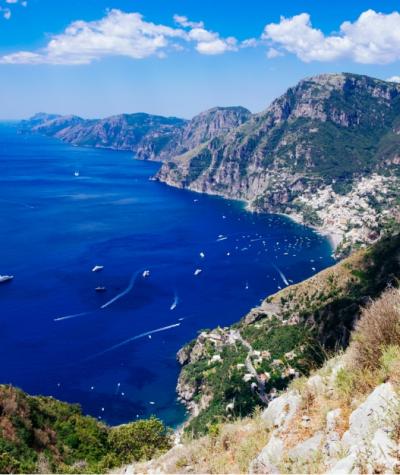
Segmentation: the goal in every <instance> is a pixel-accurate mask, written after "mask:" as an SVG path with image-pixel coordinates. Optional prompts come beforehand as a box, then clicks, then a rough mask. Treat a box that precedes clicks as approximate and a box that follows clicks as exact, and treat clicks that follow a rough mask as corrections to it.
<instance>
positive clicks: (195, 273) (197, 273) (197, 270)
mask: <svg viewBox="0 0 400 475" xmlns="http://www.w3.org/2000/svg"><path fill="white" fill-rule="evenodd" d="M201 272H203V271H202V270H201V269H196V270H195V271H194V275H199V274H200V273H201Z"/></svg>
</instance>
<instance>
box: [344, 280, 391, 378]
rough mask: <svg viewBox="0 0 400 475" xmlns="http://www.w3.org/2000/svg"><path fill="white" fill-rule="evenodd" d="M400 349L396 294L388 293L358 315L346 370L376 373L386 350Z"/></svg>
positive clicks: (388, 291)
mask: <svg viewBox="0 0 400 475" xmlns="http://www.w3.org/2000/svg"><path fill="white" fill-rule="evenodd" d="M390 345H400V291H399V290H398V289H389V290H387V291H386V292H384V293H383V294H382V295H381V297H380V298H379V299H377V300H375V301H374V302H372V303H371V304H370V305H368V306H367V307H366V308H365V309H364V310H363V312H362V314H361V318H360V320H359V321H358V323H357V325H356V328H355V331H354V333H353V337H352V340H351V343H350V347H349V351H348V364H349V367H350V368H351V369H353V370H355V371H357V370H361V371H365V370H372V371H374V370H376V369H378V368H379V366H380V364H381V357H382V354H383V351H384V349H385V348H386V347H388V346H390Z"/></svg>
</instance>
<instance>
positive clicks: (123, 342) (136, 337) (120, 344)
mask: <svg viewBox="0 0 400 475" xmlns="http://www.w3.org/2000/svg"><path fill="white" fill-rule="evenodd" d="M179 326H181V324H180V323H174V324H173V325H168V326H166V327H161V328H157V329H156V330H151V331H149V332H144V333H139V335H135V336H133V337H132V338H128V339H127V340H124V341H121V343H117V344H116V345H113V346H110V348H107V349H106V350H104V351H101V352H100V353H96V354H94V355H92V356H89V358H87V359H92V358H96V357H97V356H101V355H104V354H105V353H109V352H110V351H113V350H116V349H117V348H120V347H121V346H124V345H127V344H128V343H130V342H131V341H134V340H138V339H139V338H144V337H145V336H148V335H152V334H153V333H159V332H163V331H166V330H170V329H171V328H176V327H179Z"/></svg>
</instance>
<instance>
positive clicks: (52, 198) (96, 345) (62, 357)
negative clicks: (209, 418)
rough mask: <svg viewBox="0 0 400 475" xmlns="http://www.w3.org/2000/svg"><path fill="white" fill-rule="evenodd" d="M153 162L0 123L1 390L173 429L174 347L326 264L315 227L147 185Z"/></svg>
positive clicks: (327, 254)
mask: <svg viewBox="0 0 400 475" xmlns="http://www.w3.org/2000/svg"><path fill="white" fill-rule="evenodd" d="M159 166H160V165H159V164H157V163H151V162H141V161H137V160H133V157H132V154H130V153H125V152H116V151H110V150H100V149H90V148H78V147H72V146H69V145H66V144H63V143H61V142H59V141H57V140H54V139H50V138H47V137H42V136H36V135H21V134H18V133H17V128H16V126H13V125H10V124H3V125H1V126H0V191H1V193H0V230H1V231H0V274H12V275H14V276H15V278H14V280H13V281H12V282H11V283H7V284H2V285H0V339H1V345H0V362H1V364H0V383H11V384H13V385H16V386H18V387H21V388H22V389H23V390H25V391H27V392H29V393H32V394H44V395H51V396H54V397H56V398H59V399H61V400H64V401H68V402H76V403H79V404H81V405H82V408H83V410H84V412H85V413H87V414H90V415H92V416H94V417H97V418H101V419H102V420H105V421H106V422H108V423H110V424H119V423H123V422H127V421H131V420H134V419H136V418H138V417H147V416H149V415H151V414H155V415H156V416H158V417H160V418H161V419H163V420H164V421H165V422H166V423H167V424H168V425H172V426H175V425H177V424H179V423H180V422H181V421H182V420H183V418H184V417H185V414H184V409H183V407H182V406H181V405H180V404H179V403H177V401H176V393H175V386H176V381H177V377H178V374H179V366H178V364H177V362H176V357H175V355H176V352H177V351H178V349H179V348H180V347H181V346H183V345H184V344H185V343H187V342H188V341H190V340H191V339H193V338H195V337H196V335H197V333H198V332H199V331H200V330H201V329H204V328H213V327H215V326H218V325H220V326H226V325H229V324H231V323H234V322H235V321H237V320H238V319H240V318H241V317H242V316H244V315H245V314H246V313H247V312H248V311H249V310H250V308H252V307H253V306H255V305H257V304H258V303H259V302H260V301H261V300H262V299H263V298H265V297H266V296H267V295H268V294H271V293H273V292H276V291H277V290H279V288H283V287H285V286H286V285H287V284H288V283H289V284H291V283H296V282H299V281H301V280H303V279H305V278H307V277H309V276H311V275H313V274H314V273H316V272H318V271H320V270H321V269H323V268H325V267H327V266H329V265H332V264H333V263H334V260H333V259H332V257H331V253H332V249H331V246H330V244H329V242H328V240H327V239H326V238H324V237H322V236H320V235H318V234H317V233H315V232H314V231H313V230H312V229H309V228H306V227H304V226H301V225H298V224H296V223H294V222H292V221H290V220H288V219H286V218H285V217H282V216H277V215H255V214H251V213H248V212H247V211H246V210H245V209H244V206H243V204H241V203H239V202H234V201H229V200H224V199H221V198H218V197H212V196H205V195H200V194H196V193H192V192H189V191H184V190H178V189H174V188H170V187H168V186H166V185H164V184H161V183H157V182H154V181H151V180H150V179H149V178H150V177H152V176H153V175H154V174H155V173H156V171H157V170H158V168H159ZM96 265H101V266H104V268H103V269H102V270H101V271H99V272H92V269H93V267H94V266H96ZM96 287H104V291H101V292H98V291H96V290H95V289H96Z"/></svg>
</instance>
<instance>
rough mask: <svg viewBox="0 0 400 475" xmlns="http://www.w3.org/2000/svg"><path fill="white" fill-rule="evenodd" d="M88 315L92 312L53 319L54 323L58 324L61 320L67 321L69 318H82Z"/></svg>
mask: <svg viewBox="0 0 400 475" xmlns="http://www.w3.org/2000/svg"><path fill="white" fill-rule="evenodd" d="M89 313H92V312H81V313H74V314H73V315H66V316H65V317H58V318H54V321H55V322H60V321H61V320H69V319H70V318H77V317H83V316H84V315H88V314H89Z"/></svg>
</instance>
